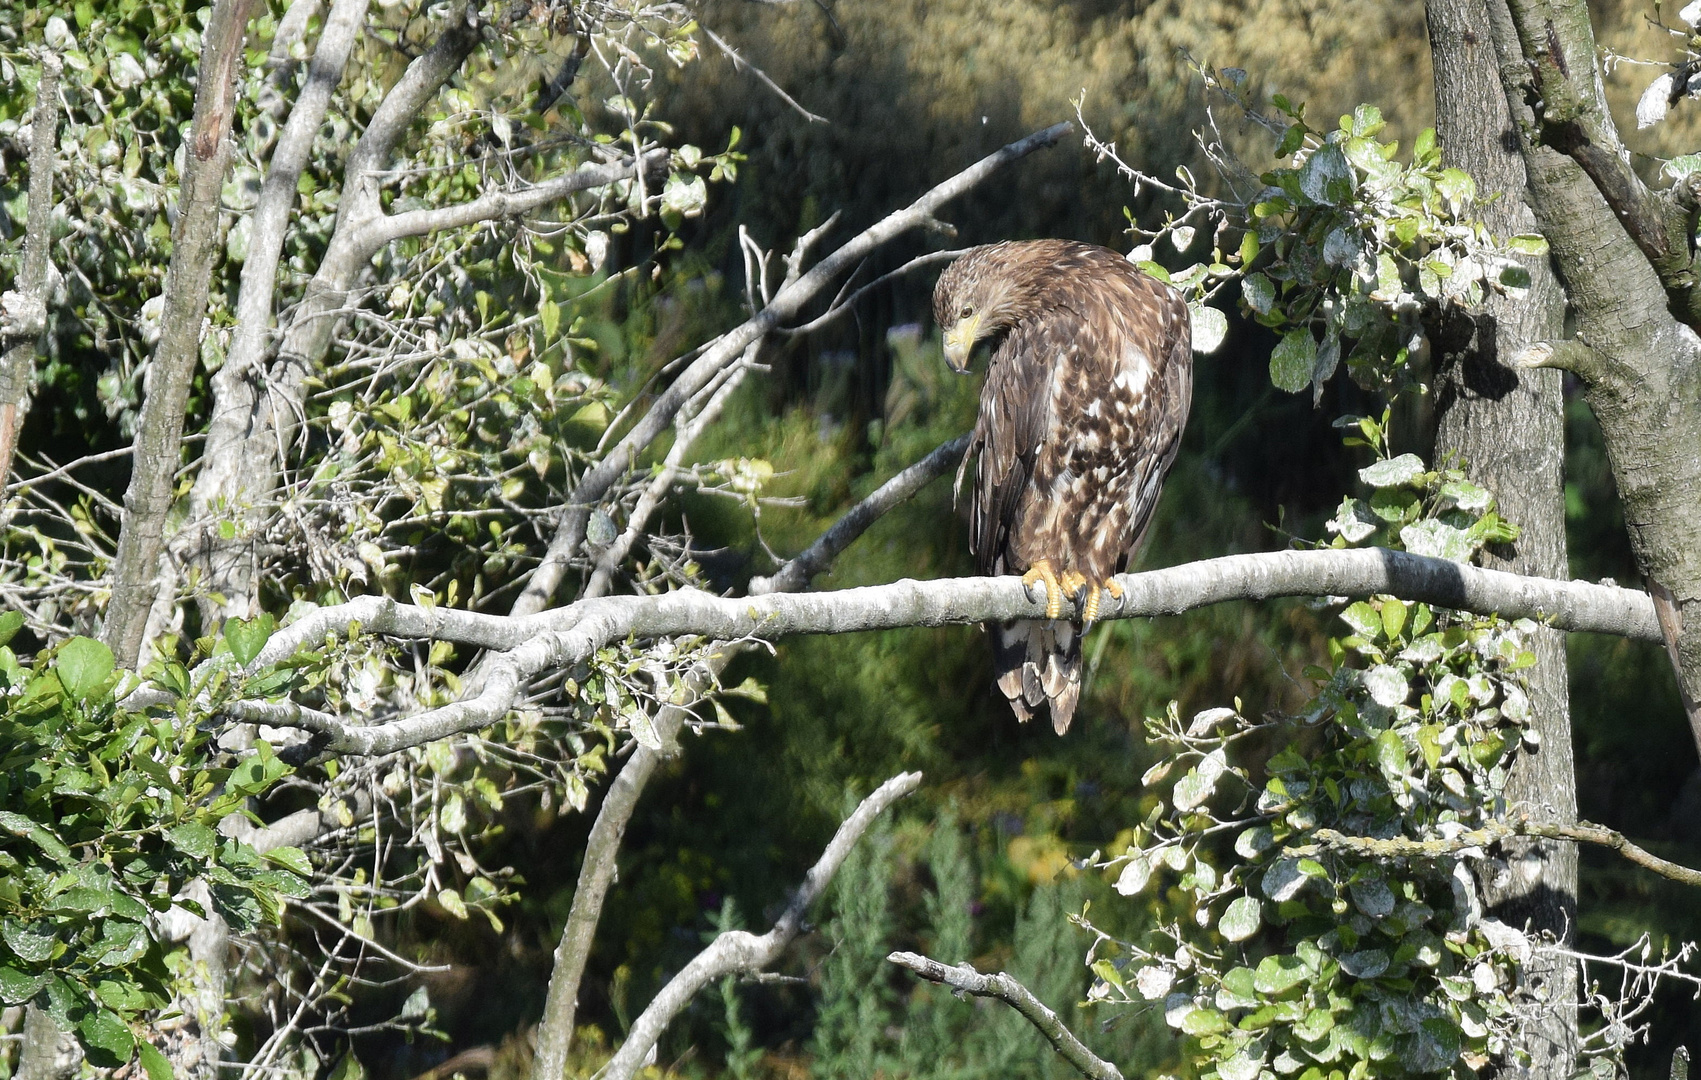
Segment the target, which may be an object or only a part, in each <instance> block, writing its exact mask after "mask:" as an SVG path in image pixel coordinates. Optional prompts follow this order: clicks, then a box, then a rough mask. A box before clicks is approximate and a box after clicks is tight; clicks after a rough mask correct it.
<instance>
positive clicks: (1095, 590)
mask: <svg viewBox="0 0 1701 1080" xmlns="http://www.w3.org/2000/svg"><path fill="white" fill-rule="evenodd" d="M1101 590H1102V591H1101ZM1103 593H1109V594H1110V595H1112V596H1114V597H1116V598H1117V599H1118V600H1120V599H1122V586H1121V585H1118V584H1117V583H1116V579H1115V578H1106V579H1105V581H1104V583H1103V585H1088V586H1087V599H1086V602H1085V603H1083V604H1082V605H1081V625H1082V626H1083V627H1087V626H1091V625H1092V624H1093V622H1094V620H1096V619H1097V618H1098V617H1099V604H1100V601H1101V600H1102V598H1103Z"/></svg>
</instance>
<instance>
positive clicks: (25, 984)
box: [0, 964, 47, 1005]
mask: <svg viewBox="0 0 1701 1080" xmlns="http://www.w3.org/2000/svg"><path fill="white" fill-rule="evenodd" d="M46 982H47V976H45V975H30V974H28V973H26V972H22V971H19V970H18V969H17V968H15V967H13V966H12V965H10V964H0V1002H4V1003H6V1004H7V1005H22V1004H23V1003H24V1002H26V1001H28V1000H29V999H30V998H33V997H35V996H36V994H37V993H39V992H40V990H41V988H42V986H43V985H44V984H45V983H46Z"/></svg>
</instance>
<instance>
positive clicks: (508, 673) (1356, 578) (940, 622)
mask: <svg viewBox="0 0 1701 1080" xmlns="http://www.w3.org/2000/svg"><path fill="white" fill-rule="evenodd" d="M1117 583H1118V584H1119V585H1121V586H1122V589H1123V595H1122V596H1121V597H1120V598H1117V597H1111V598H1109V599H1108V600H1107V601H1106V602H1105V603H1104V605H1103V607H1102V608H1101V610H1100V612H1099V617H1100V618H1101V619H1128V618H1141V617H1151V616H1154V615H1174V614H1179V613H1181V612H1183V611H1190V610H1192V609H1193V608H1196V607H1203V606H1205V605H1208V604H1217V603H1222V602H1223V601H1226V600H1264V599H1270V598H1272V597H1277V596H1339V597H1366V596H1376V595H1392V596H1398V597H1401V598H1403V599H1407V600H1415V601H1420V602H1423V603H1427V604H1431V605H1433V606H1435V607H1444V608H1449V609H1452V610H1455V611H1474V612H1479V613H1482V614H1489V613H1499V614H1500V615H1502V616H1505V617H1507V618H1532V619H1540V620H1546V621H1548V623H1549V624H1550V625H1552V626H1555V627H1558V628H1560V629H1566V630H1587V631H1591V632H1594V633H1606V634H1618V635H1620V636H1624V637H1633V638H1638V639H1640V640H1644V641H1657V640H1659V639H1660V629H1659V623H1658V620H1657V619H1656V617H1655V615H1654V605H1653V602H1652V601H1651V600H1650V599H1649V597H1648V595H1647V594H1646V593H1641V592H1637V591H1635V590H1631V589H1620V588H1617V587H1616V586H1608V585H1594V584H1590V583H1588V582H1581V581H1563V582H1562V581H1550V580H1547V579H1544V578H1533V577H1522V576H1519V575H1517V574H1509V573H1506V572H1505V571H1500V570H1485V569H1482V568H1480V567H1475V566H1467V565H1463V564H1459V563H1452V562H1448V561H1446V560H1443V559H1432V558H1426V557H1424V556H1420V555H1413V554H1410V553H1409V552H1403V551H1385V550H1381V549H1377V548H1361V549H1357V550H1353V549H1347V550H1340V551H1334V550H1324V551H1318V550H1314V551H1275V552H1265V553H1262V554H1256V555H1229V556H1225V557H1223V558H1220V559H1207V560H1204V561H1202V562H1196V563H1188V564H1186V565H1183V566H1176V567H1170V568H1168V569H1165V570H1153V571H1150V572H1147V573H1143V574H1123V575H1120V576H1118V578H1117ZM1044 614H1045V599H1044V597H1043V596H1041V597H1040V598H1039V599H1038V600H1036V599H1035V598H1034V596H1033V595H1032V594H1031V593H1029V592H1028V591H1027V590H1026V589H1025V588H1024V587H1023V585H1022V583H1021V581H1020V579H1018V578H1014V577H1000V578H948V579H944V580H939V581H895V582H892V583H891V584H888V585H876V586H870V587H867V588H859V589H842V590H839V591H837V592H831V593H808V594H774V595H769V596H754V597H746V598H737V597H720V596H712V595H710V594H708V593H703V592H697V591H695V590H689V589H681V590H677V591H675V592H670V593H664V594H661V595H658V596H620V597H605V598H602V599H597V600H583V601H580V602H579V603H576V604H573V605H571V606H569V607H566V608H556V609H552V610H550V611H546V612H541V613H539V614H538V615H534V616H530V617H527V618H514V617H512V616H509V617H503V616H497V615H483V614H479V613H477V612H470V611H461V610H452V609H444V608H436V607H433V608H421V607H417V606H414V605H412V604H401V603H397V602H396V601H394V600H392V599H389V598H388V597H363V598H361V599H358V600H354V601H351V602H349V603H347V604H339V605H338V606H336V607H334V608H321V609H319V610H317V611H314V612H312V613H310V614H308V615H306V616H304V617H302V618H301V619H299V620H297V621H296V622H295V623H293V624H291V625H290V626H289V627H286V628H285V629H283V630H280V631H278V633H276V634H274V635H273V636H272V639H271V640H270V641H269V642H268V643H267V644H266V647H265V649H263V650H261V653H260V655H259V656H258V657H257V658H256V659H255V661H254V663H255V664H256V665H261V666H263V665H266V664H275V663H278V662H279V661H281V660H284V659H286V658H288V657H289V656H290V655H292V654H293V653H294V651H295V649H296V648H297V647H299V646H300V645H302V644H304V643H306V642H312V641H317V640H319V639H320V638H321V637H322V636H323V635H324V634H326V633H336V634H345V633H348V632H350V631H351V630H352V629H353V628H354V627H355V626H357V625H358V627H359V628H360V629H362V630H364V631H365V632H367V633H375V634H387V635H391V636H395V637H404V638H416V639H427V638H428V639H435V640H443V641H455V642H459V643H462V644H470V645H478V646H480V647H483V648H487V649H493V650H501V651H497V652H492V653H490V654H488V655H487V658H486V662H485V665H484V677H483V683H482V686H481V687H480V689H479V690H478V691H477V693H475V694H474V695H473V696H471V697H468V698H466V699H464V700H461V701H457V702H454V703H453V704H450V705H445V706H442V707H440V708H436V709H431V710H428V711H426V712H422V713H417V714H413V715H409V716H402V717H381V716H374V715H371V714H350V715H342V716H334V715H331V714H330V713H325V712H320V711H318V710H315V709H309V708H306V707H303V706H301V705H298V704H296V703H294V702H291V701H287V700H286V701H238V702H231V703H230V704H228V705H227V706H225V712H226V713H227V714H229V715H230V716H233V717H235V718H237V719H239V720H244V721H249V722H253V723H260V724H270V725H272V726H274V727H295V728H301V729H303V730H307V731H311V732H314V733H315V734H316V735H317V736H319V742H320V746H321V747H322V749H324V750H325V751H327V752H330V753H345V754H385V753H391V752H393V751H396V750H400V749H405V748H407V747H410V746H422V745H424V744H425V743H428V742H431V741H432V740H435V739H442V738H446V737H448V736H450V735H455V734H458V733H460V732H464V731H470V730H473V729H474V728H479V727H484V726H487V725H489V724H492V723H494V722H496V721H497V720H498V719H500V718H501V717H502V716H503V715H504V714H505V713H506V712H507V711H508V709H509V708H510V707H512V705H513V703H514V701H515V699H516V696H517V695H518V694H519V693H520V691H521V689H522V688H523V687H524V686H526V685H527V683H528V682H529V681H530V680H531V679H533V678H535V677H537V676H538V675H540V674H542V673H544V672H548V671H556V670H560V669H561V668H563V667H569V666H571V665H573V664H577V663H579V662H581V661H583V660H584V659H585V658H586V657H588V656H590V655H592V654H593V653H594V652H595V651H596V650H597V649H599V648H602V647H603V646H605V645H607V644H608V643H610V642H613V641H620V640H624V639H626V638H627V637H632V638H634V639H638V640H647V639H653V638H661V637H678V636H690V637H706V638H709V639H711V640H717V641H739V640H743V639H747V638H754V639H761V640H769V641H771V640H775V639H777V638H780V637H783V636H786V635H790V634H844V633H852V632H855V631H859V630H889V629H893V628H895V627H900V626H951V625H962V624H966V623H979V622H988V621H994V620H996V621H1003V620H1007V619H1037V618H1043V617H1044ZM159 693H161V692H159V691H151V690H148V689H145V688H144V689H142V690H138V691H136V692H135V693H134V694H132V695H131V696H130V697H128V698H126V699H125V704H126V706H127V707H132V708H139V707H142V706H143V705H145V704H148V703H150V702H151V701H153V700H156V699H155V698H153V697H152V696H151V695H154V694H159ZM162 700H165V699H162Z"/></svg>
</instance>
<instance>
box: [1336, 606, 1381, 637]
mask: <svg viewBox="0 0 1701 1080" xmlns="http://www.w3.org/2000/svg"><path fill="white" fill-rule="evenodd" d="M1341 621H1342V622H1344V623H1346V624H1347V625H1348V626H1350V627H1352V628H1353V633H1355V634H1357V635H1358V636H1359V637H1361V638H1364V639H1365V640H1367V641H1369V640H1372V639H1374V638H1375V637H1376V633H1377V631H1379V630H1381V629H1382V615H1381V613H1379V612H1378V611H1377V610H1376V608H1375V607H1374V606H1373V605H1371V604H1369V603H1367V602H1366V601H1363V600H1360V601H1358V602H1357V603H1356V604H1349V605H1347V609H1346V610H1345V611H1343V612H1341Z"/></svg>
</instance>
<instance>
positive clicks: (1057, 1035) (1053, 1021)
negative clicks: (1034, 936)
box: [886, 952, 1122, 1080]
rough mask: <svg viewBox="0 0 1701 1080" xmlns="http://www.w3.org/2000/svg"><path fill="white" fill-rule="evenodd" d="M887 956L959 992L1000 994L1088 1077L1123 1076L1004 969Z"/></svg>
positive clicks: (909, 954) (1089, 1079)
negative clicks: (991, 970) (992, 971)
mask: <svg viewBox="0 0 1701 1080" xmlns="http://www.w3.org/2000/svg"><path fill="white" fill-rule="evenodd" d="M886 959H887V960H889V961H891V962H892V963H894V964H897V965H898V966H899V967H904V968H909V969H910V970H911V971H913V972H915V973H916V974H917V975H920V976H921V977H922V978H924V979H926V980H928V981H929V982H936V983H943V984H944V985H946V986H949V987H950V988H951V989H953V990H955V991H957V992H958V993H961V994H973V995H975V996H976V997H988V998H997V999H998V1000H1000V1001H1002V1002H1004V1003H1005V1004H1006V1005H1009V1006H1010V1007H1011V1008H1012V1009H1015V1010H1016V1011H1017V1012H1019V1013H1021V1014H1022V1016H1023V1018H1024V1019H1026V1020H1027V1021H1028V1023H1030V1024H1032V1025H1033V1026H1034V1027H1036V1028H1038V1029H1039V1033H1040V1034H1041V1035H1044V1036H1045V1037H1046V1039H1047V1041H1049V1042H1050V1043H1051V1045H1052V1046H1053V1047H1054V1048H1056V1050H1057V1052H1058V1053H1059V1054H1061V1055H1063V1060H1065V1061H1067V1062H1068V1063H1069V1064H1071V1065H1073V1066H1075V1068H1076V1070H1077V1071H1078V1072H1080V1074H1081V1075H1082V1076H1085V1077H1087V1080H1122V1070H1121V1069H1118V1068H1117V1067H1116V1066H1115V1065H1112V1064H1111V1063H1110V1062H1108V1061H1106V1060H1105V1059H1104V1058H1101V1057H1099V1056H1098V1055H1097V1054H1095V1053H1093V1052H1092V1051H1091V1050H1088V1049H1087V1047H1086V1044H1084V1043H1083V1042H1081V1040H1080V1039H1077V1038H1076V1037H1075V1033H1074V1032H1072V1031H1070V1030H1069V1028H1068V1027H1067V1026H1065V1025H1064V1023H1063V1021H1062V1020H1061V1019H1060V1018H1059V1017H1058V1015H1057V1014H1056V1013H1054V1012H1052V1011H1051V1010H1050V1009H1049V1008H1047V1007H1046V1004H1045V1002H1043V1001H1041V1000H1040V999H1039V998H1037V997H1035V996H1034V995H1033V992H1032V991H1030V990H1029V989H1028V988H1027V987H1025V986H1023V985H1022V984H1021V983H1019V982H1017V981H1016V980H1015V979H1013V978H1011V977H1010V976H1009V975H1007V974H1005V973H1004V972H1002V971H1000V972H998V973H997V974H995V975H982V974H981V973H980V972H978V971H976V970H975V969H974V968H972V967H970V966H969V965H968V964H958V965H957V966H956V967H946V966H945V965H944V964H941V963H940V962H939V961H937V960H933V959H930V958H928V957H926V956H921V955H919V954H917V953H912V952H895V953H892V954H891V955H890V956H888V957H886Z"/></svg>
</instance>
